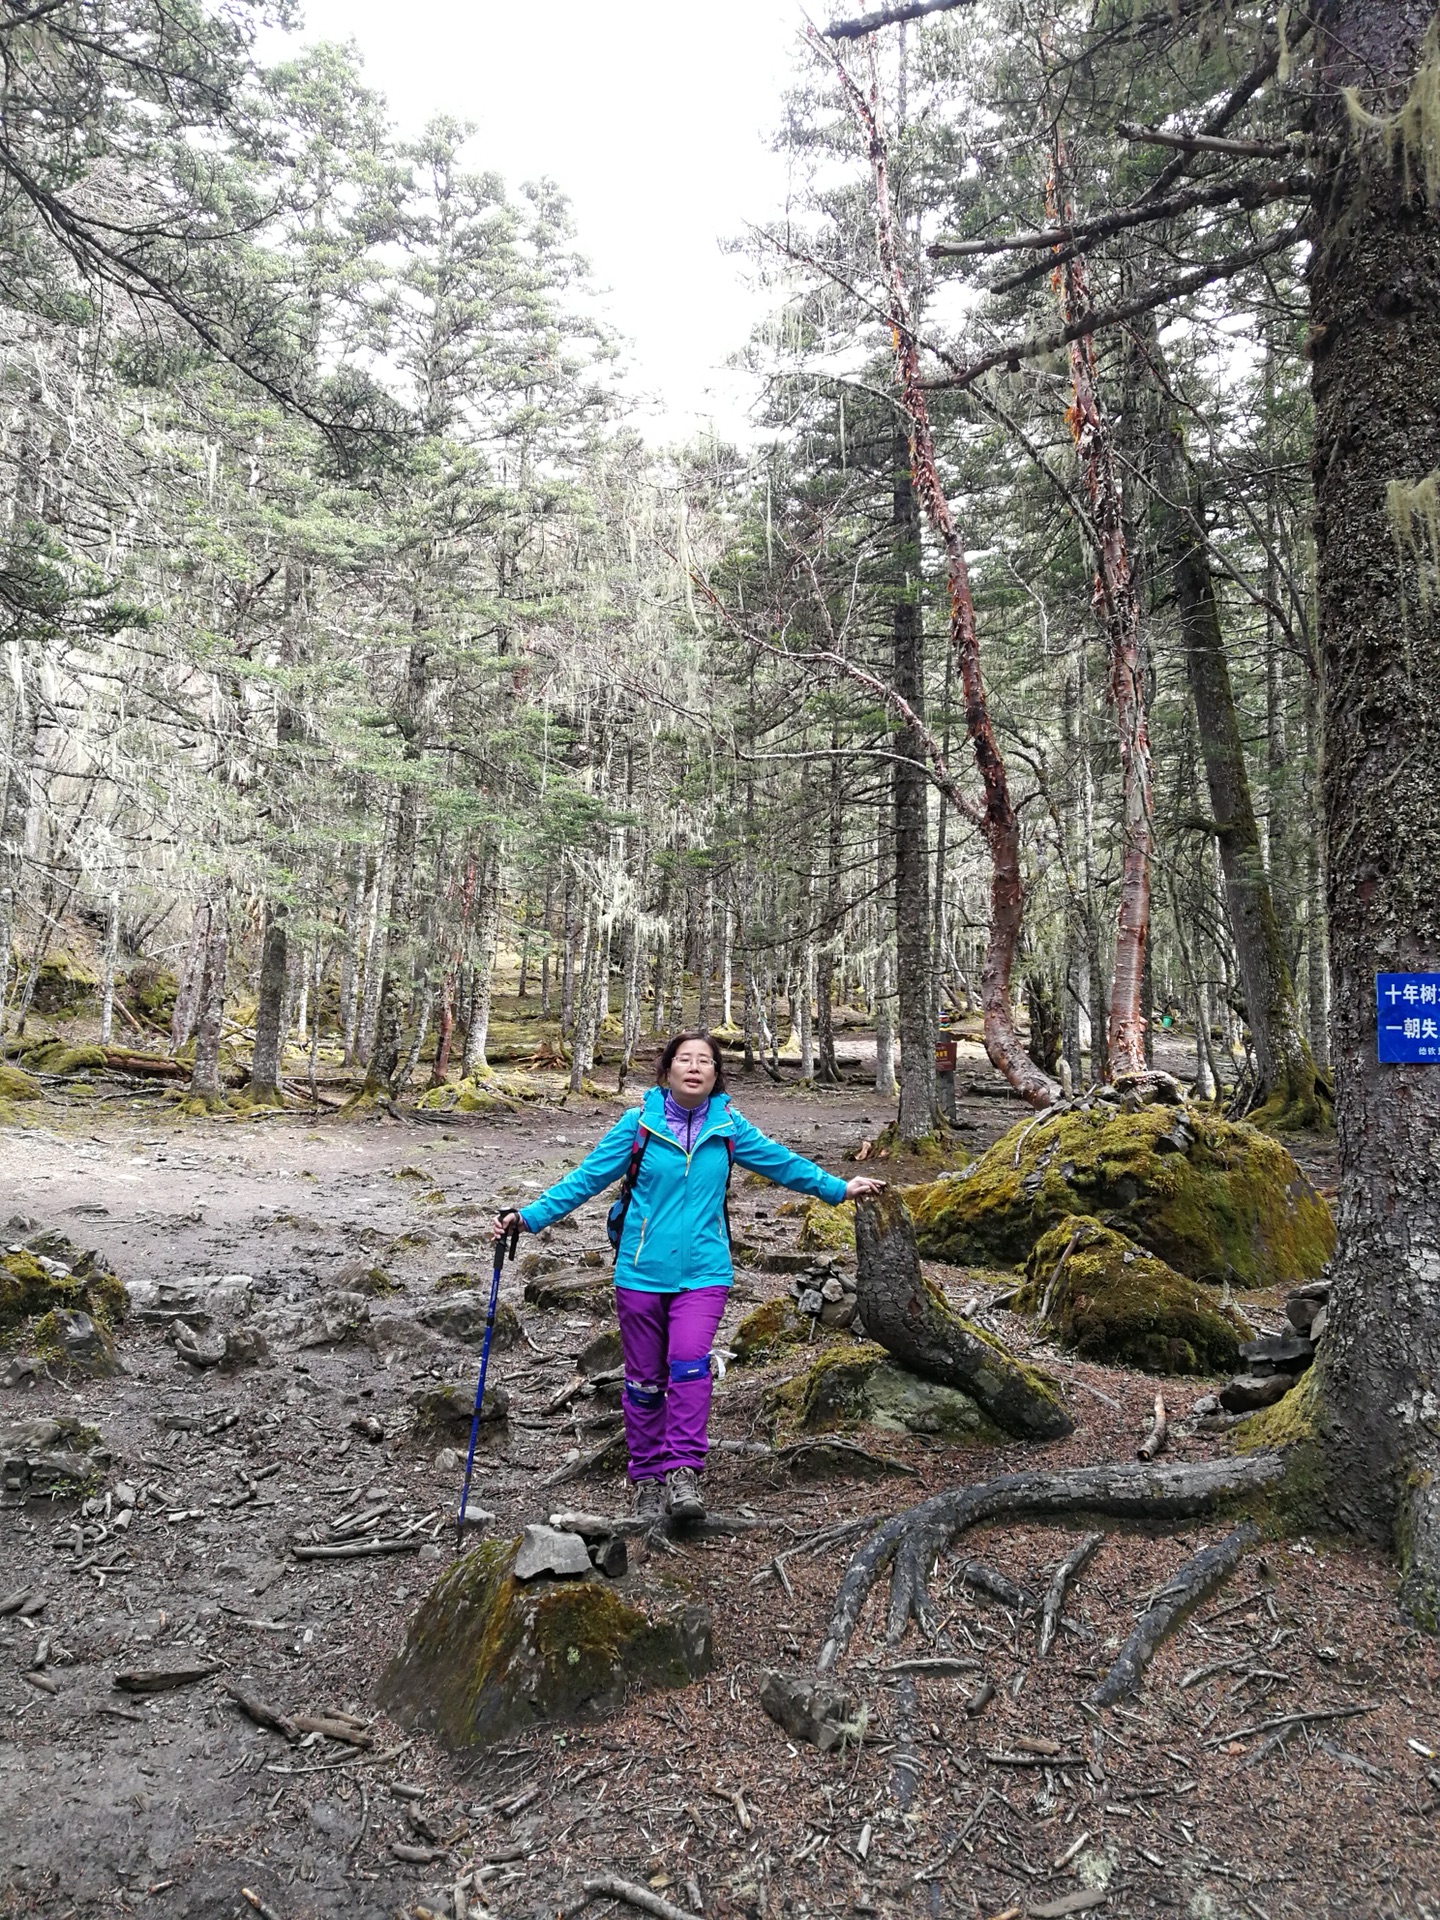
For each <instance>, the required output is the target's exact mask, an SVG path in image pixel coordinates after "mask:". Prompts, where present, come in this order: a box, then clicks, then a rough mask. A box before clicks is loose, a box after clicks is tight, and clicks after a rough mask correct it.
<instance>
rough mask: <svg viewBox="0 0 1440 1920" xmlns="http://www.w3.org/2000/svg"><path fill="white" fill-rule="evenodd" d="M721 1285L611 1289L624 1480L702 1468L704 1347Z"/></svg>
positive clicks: (719, 1309)
mask: <svg viewBox="0 0 1440 1920" xmlns="http://www.w3.org/2000/svg"><path fill="white" fill-rule="evenodd" d="M729 1291H730V1289H729V1288H728V1287H689V1288H687V1289H686V1290H685V1291H684V1292H681V1293H647V1292H645V1291H644V1290H643V1289H642V1288H640V1287H617V1288H616V1289H615V1308H616V1311H617V1313H618V1314H619V1316H620V1345H621V1348H622V1349H623V1351H624V1355H625V1397H624V1401H623V1405H624V1409H625V1444H626V1446H627V1447H628V1448H629V1450H630V1478H631V1479H632V1480H662V1479H663V1478H664V1477H665V1475H666V1474H667V1473H669V1472H670V1470H671V1469H672V1468H673V1467H694V1468H695V1469H696V1470H697V1471H698V1470H699V1469H700V1468H701V1467H703V1466H704V1464H705V1454H706V1449H707V1442H706V1439H705V1428H706V1425H707V1423H708V1421H709V1419H710V1343H711V1342H712V1341H713V1340H714V1338H715V1329H716V1328H717V1327H718V1326H719V1324H720V1316H721V1314H722V1313H723V1312H724V1311H725V1296H726V1294H727V1293H728V1292H729Z"/></svg>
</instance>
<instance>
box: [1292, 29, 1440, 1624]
mask: <svg viewBox="0 0 1440 1920" xmlns="http://www.w3.org/2000/svg"><path fill="white" fill-rule="evenodd" d="M1317 11H1318V16H1319V27H1320V39H1319V44H1318V48H1317V61H1318V74H1317V86H1316V98H1317V105H1318V113H1319V126H1318V129H1317V131H1318V132H1319V133H1320V135H1321V136H1322V137H1328V138H1330V139H1332V140H1334V141H1335V142H1336V153H1335V157H1334V158H1332V159H1331V160H1330V162H1329V163H1328V164H1327V165H1326V167H1325V171H1324V174H1323V177H1322V179H1321V181H1320V183H1319V186H1318V189H1317V196H1316V215H1317V218H1316V228H1315V251H1314V254H1313V257H1312V260H1311V265H1310V276H1311V330H1310V340H1311V351H1312V355H1313V370H1312V385H1313V394H1314V401H1315V449H1314V472H1315V487H1316V563H1317V601H1318V607H1319V627H1320V645H1321V656H1322V661H1323V668H1324V672H1323V685H1324V689H1325V707H1324V735H1325V784H1324V793H1325V813H1326V850H1327V861H1326V865H1327V870H1328V881H1329V905H1330V916H1329V918H1330V953H1331V965H1332V969H1333V978H1334V982H1335V1004H1334V1016H1333V1046H1334V1062H1335V1111H1336V1120H1337V1125H1338V1130H1339V1146H1340V1199H1339V1242H1338V1245H1337V1246H1336V1249H1335V1256H1334V1259H1333V1261H1332V1262H1331V1267H1330V1272H1331V1278H1332V1283H1333V1292H1332V1295H1331V1305H1330V1327H1329V1332H1328V1334H1327V1336H1326V1340H1325V1342H1324V1344H1323V1345H1322V1347H1321V1349H1320V1359H1319V1362H1318V1367H1317V1372H1318V1389H1319V1393H1320V1396H1321V1405H1322V1409H1323V1414H1324V1418H1323V1422H1322V1431H1323V1432H1324V1434H1325V1436H1326V1439H1327V1441H1328V1445H1327V1446H1326V1448H1325V1452H1324V1455H1323V1459H1324V1464H1325V1467H1326V1469H1327V1473H1326V1491H1327V1493H1328V1497H1329V1502H1330V1507H1331V1511H1332V1512H1333V1514H1334V1515H1335V1516H1336V1517H1337V1518H1339V1519H1340V1520H1341V1521H1342V1522H1343V1523H1344V1524H1346V1525H1348V1526H1350V1527H1354V1528H1358V1529H1359V1530H1360V1531H1361V1532H1363V1533H1365V1534H1368V1535H1370V1536H1371V1537H1373V1538H1381V1539H1389V1540H1393V1541H1394V1542H1395V1543H1396V1544H1397V1545H1398V1547H1399V1550H1400V1554H1401V1559H1402V1579H1401V1596H1402V1599H1403V1600H1404V1601H1405V1602H1406V1604H1407V1605H1408V1607H1409V1609H1410V1611H1411V1612H1412V1614H1413V1615H1414V1617H1415V1619H1416V1620H1417V1621H1419V1622H1422V1623H1423V1624H1424V1625H1425V1626H1427V1627H1429V1628H1431V1629H1435V1628H1436V1627H1437V1626H1440V1416H1437V1411H1436V1397H1435V1396H1436V1385H1437V1382H1440V1155H1437V1154H1436V1152H1435V1142H1436V1141H1437V1139H1440V1067H1437V1066H1434V1065H1431V1066H1381V1065H1379V1064H1378V1063H1377V1058H1376V1039H1377V1018H1376V989H1375V985H1374V974H1375V972H1376V970H1377V968H1379V969H1395V970H1416V971H1430V972H1440V887H1437V885H1436V875H1437V874H1440V774H1437V767H1440V738H1437V719H1440V705H1437V702H1436V700H1435V697H1434V689H1435V687H1436V686H1437V685H1440V594H1437V593H1436V591H1435V586H1436V582H1435V581H1434V580H1433V579H1427V577H1426V575H1425V573H1424V572H1423V569H1425V568H1426V567H1427V566H1433V560H1432V559H1431V557H1430V556H1431V553H1432V552H1433V549H1431V548H1430V545H1429V543H1430V541H1432V540H1433V538H1434V534H1435V527H1434V523H1433V521H1431V522H1430V523H1429V524H1428V525H1426V526H1425V528H1424V531H1423V535H1422V536H1421V537H1419V538H1417V539H1416V540H1415V541H1414V542H1413V543H1412V542H1411V541H1409V540H1407V538H1406V537H1405V531H1406V529H1405V518H1404V509H1405V506H1406V501H1407V498H1410V499H1412V500H1413V497H1414V496H1413V493H1412V494H1409V495H1407V489H1410V490H1413V489H1418V487H1419V485H1420V483H1421V482H1425V481H1427V476H1428V477H1429V478H1428V486H1429V488H1430V490H1431V491H1432V493H1433V487H1434V475H1435V473H1436V472H1437V471H1440V215H1437V211H1436V207H1435V204H1434V203H1433V201H1431V202H1428V203H1427V199H1426V194H1425V184H1426V175H1427V174H1428V175H1429V184H1430V185H1432V186H1433V185H1434V184H1435V181H1434V175H1433V169H1434V156H1433V150H1431V149H1428V148H1427V149H1426V151H1425V153H1424V156H1423V159H1420V158H1416V157H1415V156H1408V157H1406V156H1402V155H1401V153H1400V152H1399V151H1398V145H1399V142H1400V141H1401V140H1403V139H1405V138H1407V137H1408V135H1407V134H1405V133H1397V134H1396V136H1395V138H1394V140H1393V141H1392V139H1390V138H1388V137H1387V136H1386V134H1385V133H1384V132H1383V131H1379V130H1373V131H1372V130H1361V129H1360V128H1358V127H1357V126H1356V125H1355V111H1356V109H1358V108H1367V109H1370V110H1371V111H1373V112H1379V113H1383V114H1394V113H1396V112H1398V111H1399V110H1400V109H1401V108H1402V107H1403V106H1404V104H1405V101H1406V97H1407V93H1409V94H1410V97H1411V100H1412V102H1413V103H1415V112H1416V113H1417V114H1418V116H1419V118H1420V120H1421V122H1422V124H1423V126H1424V128H1425V132H1426V136H1427V138H1428V137H1430V135H1431V133H1432V131H1433V121H1432V120H1431V119H1427V118H1426V116H1427V115H1429V116H1433V112H1434V108H1433V101H1434V98H1435V87H1436V82H1437V73H1436V58H1437V57H1436V52H1435V45H1434V40H1433V36H1432V34H1431V31H1430V30H1431V28H1432V22H1433V21H1434V17H1435V9H1434V6H1433V4H1431V3H1430V0H1423V3H1422V0H1324V4H1322V5H1321V6H1320V7H1319V8H1318V9H1317ZM1422 64H1423V68H1424V70H1423V71H1422V70H1421V69H1422ZM1352 87H1353V88H1355V89H1356V96H1355V102H1354V106H1353V107H1352V111H1351V113H1350V114H1349V115H1347V112H1346V107H1345V104H1344V95H1345V92H1346V90H1347V89H1349V88H1352ZM1417 172H1419V174H1420V178H1419V179H1418V180H1417V179H1416V174H1417ZM1412 182H1413V183H1414V184H1413V185H1412ZM1431 511H1432V512H1433V507H1432V509H1431Z"/></svg>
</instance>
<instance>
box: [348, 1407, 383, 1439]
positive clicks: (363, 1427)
mask: <svg viewBox="0 0 1440 1920" xmlns="http://www.w3.org/2000/svg"><path fill="white" fill-rule="evenodd" d="M350 1431H351V1432H352V1433H358V1434H359V1435H360V1438H361V1439H362V1440H370V1441H373V1442H375V1444H376V1445H377V1446H378V1444H379V1443H380V1441H382V1440H383V1439H384V1438H385V1422H384V1421H383V1420H381V1419H380V1417H379V1415H378V1414H374V1413H357V1414H356V1415H355V1417H354V1418H353V1419H352V1420H351V1422H350Z"/></svg>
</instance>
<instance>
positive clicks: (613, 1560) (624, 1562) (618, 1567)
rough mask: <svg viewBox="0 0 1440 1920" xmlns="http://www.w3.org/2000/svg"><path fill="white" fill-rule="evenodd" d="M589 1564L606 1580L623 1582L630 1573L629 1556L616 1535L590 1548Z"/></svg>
mask: <svg viewBox="0 0 1440 1920" xmlns="http://www.w3.org/2000/svg"><path fill="white" fill-rule="evenodd" d="M590 1564H591V1565H592V1566H593V1567H594V1569H595V1571H596V1572H597V1573H603V1574H604V1576H605V1578H606V1579H607V1580H623V1579H624V1578H625V1575H626V1574H627V1573H628V1572H629V1571H630V1555H629V1552H628V1551H627V1549H626V1546H625V1542H624V1540H623V1539H622V1538H621V1536H620V1535H619V1534H618V1533H612V1534H611V1536H610V1538H609V1539H608V1540H599V1541H596V1542H595V1544H594V1545H593V1546H591V1548H590Z"/></svg>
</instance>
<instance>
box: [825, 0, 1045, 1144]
mask: <svg viewBox="0 0 1440 1920" xmlns="http://www.w3.org/2000/svg"><path fill="white" fill-rule="evenodd" d="M810 38H811V42H812V44H813V45H815V46H816V47H817V48H821V49H822V50H823V46H822V42H821V41H820V38H819V35H818V34H816V33H815V32H814V30H813V29H811V31H810ZM835 64H836V71H837V73H838V74H839V77H840V80H841V84H842V85H843V87H844V89H845V93H846V97H847V99H848V100H849V103H850V106H851V108H852V110H853V112H854V115H855V119H856V121H857V123H858V125H859V128H860V131H861V135H862V137H863V139H864V141H865V145H866V149H867V152H868V154H869V157H870V164H871V168H872V171H873V175H874V181H875V236H876V247H877V251H878V253H879V256H880V270H881V275H882V278H883V279H884V282H885V287H886V296H887V306H888V313H887V318H888V320H889V322H890V330H891V338H892V340H893V342H894V347H895V365H896V373H897V376H898V380H899V386H900V404H901V406H902V408H903V409H904V412H905V414H906V417H907V418H908V420H909V423H910V427H909V444H910V471H911V474H912V476H913V479H914V485H915V491H916V494H917V495H918V496H919V500H920V505H921V508H922V509H923V511H924V514H925V517H926V519H927V520H928V521H929V523H930V526H931V529H932V530H933V532H934V534H935V537H936V539H937V540H938V541H939V543H940V546H941V548H942V549H943V551H944V554H945V579H946V587H947V590H948V595H949V602H950V648H951V651H952V653H953V654H954V656H955V667H956V671H957V673H958V675H959V679H960V689H961V696H962V698H963V701H964V705H965V731H966V734H967V736H968V738H969V741H970V746H971V750H972V751H973V753H974V755H975V764H976V767H977V769H978V770H979V774H980V783H981V787H982V790H983V794H984V800H983V806H982V808H981V832H982V834H983V835H984V839H985V844H986V847H987V849H988V851H989V854H990V924H989V939H988V942H987V945H986V949H985V965H984V969H983V971H982V974H981V986H980V997H981V1001H982V1004H983V1007H984V1021H985V1051H986V1053H987V1054H988V1055H989V1057H990V1060H991V1062H992V1064H993V1065H994V1066H995V1067H996V1068H997V1069H998V1070H999V1072H1001V1073H1002V1074H1003V1075H1004V1076H1005V1078H1006V1079H1007V1080H1008V1081H1009V1082H1010V1084H1011V1086H1012V1087H1014V1089H1015V1091H1016V1092H1017V1093H1018V1094H1019V1095H1020V1096H1021V1097H1022V1099H1025V1100H1028V1101H1029V1102H1030V1104H1031V1105H1032V1106H1036V1107H1048V1106H1050V1105H1051V1104H1052V1103H1053V1102H1054V1101H1055V1100H1057V1099H1058V1098H1059V1096H1060V1088H1059V1085H1058V1084H1057V1082H1055V1081H1054V1080H1051V1079H1050V1078H1049V1077H1048V1076H1047V1075H1046V1074H1043V1073H1042V1072H1041V1071H1040V1069H1039V1068H1038V1067H1037V1066H1036V1065H1035V1063H1034V1061H1033V1060H1031V1059H1030V1057H1029V1055H1028V1054H1027V1053H1026V1051H1025V1048H1024V1046H1023V1045H1022V1044H1021V1040H1020V1036H1019V1034H1018V1033H1017V1032H1016V1030H1015V1015H1014V1009H1013V1007H1012V1005H1011V999H1010V978H1011V974H1012V973H1013V971H1014V967H1015V956H1016V953H1017V952H1018V951H1019V946H1020V934H1021V929H1022V927H1023V925H1024V919H1025V878H1024V873H1023V870H1022V866H1021V858H1020V821H1019V817H1018V815H1017V814H1016V812H1015V807H1014V804H1013V802H1012V801H1011V798H1010V784H1009V778H1008V775H1007V773H1006V770H1005V762H1004V760H1003V758H1002V757H1001V754H1000V748H999V745H998V743H997V742H996V739H995V730H994V728H993V726H992V725H991V722H990V709H989V705H988V702H987V700H986V697H985V681H984V676H983V674H982V672H981V668H980V642H979V636H978V634H977V632H976V627H975V603H974V600H973V599H972V597H971V593H970V569H969V565H968V563H967V561H966V558H965V543H964V541H963V540H962V539H961V537H960V532H959V529H958V528H957V527H956V525H955V520H954V516H953V515H952V513H951V511H950V503H949V501H948V500H947V499H946V497H945V493H944V491H943V489H942V487H941V485H940V477H939V471H938V469H937V467H936V462H935V440H934V435H933V433H932V432H931V427H930V413H929V408H928V406H927V404H926V400H925V389H924V387H923V385H922V384H921V378H920V343H919V340H918V338H917V336H916V333H915V327H914V323H913V322H912V320H911V317H910V302H909V298H908V296H907V294H906V292H905V280H904V275H903V273H902V270H901V266H900V254H899V249H898V247H897V245H896V237H895V223H894V218H893V215H892V212H891V206H890V163H889V156H888V155H887V153H886V150H885V140H884V136H883V134H882V133H881V130H880V121H879V112H878V107H879V87H878V83H877V82H876V81H875V79H874V76H873V73H872V80H871V90H870V97H869V99H867V98H866V97H865V95H864V94H863V93H861V91H860V89H859V88H858V87H857V86H856V84H855V82H854V81H853V80H852V79H851V78H850V76H849V74H848V73H847V72H846V71H845V69H844V68H843V67H842V66H840V65H839V63H838V62H836V63H835ZM899 831H900V823H899V821H898V819H897V821H896V832H897V834H898V833H899ZM901 1049H902V1050H901V1058H900V1073H901V1093H902V1098H903V1094H904V1074H905V1056H904V1041H903V1036H902V1041H901ZM932 1059H933V1054H932ZM902 1131H903V1129H902Z"/></svg>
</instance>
